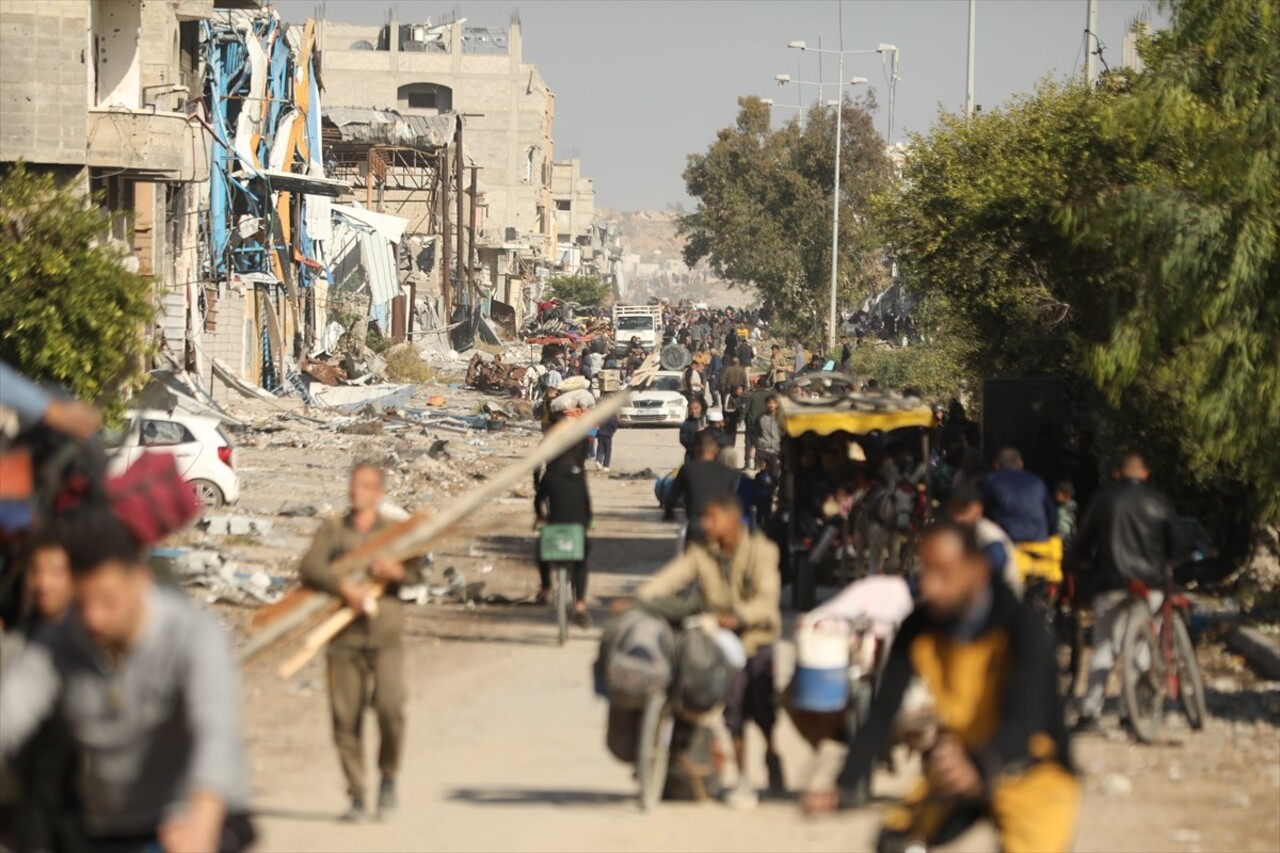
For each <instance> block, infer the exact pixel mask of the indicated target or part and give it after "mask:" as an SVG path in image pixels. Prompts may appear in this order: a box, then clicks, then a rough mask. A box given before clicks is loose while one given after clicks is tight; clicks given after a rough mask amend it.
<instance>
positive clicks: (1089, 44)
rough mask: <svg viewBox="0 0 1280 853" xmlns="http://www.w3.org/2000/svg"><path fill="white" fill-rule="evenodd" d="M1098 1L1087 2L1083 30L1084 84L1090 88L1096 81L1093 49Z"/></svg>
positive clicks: (1095, 43)
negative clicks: (1086, 17)
mask: <svg viewBox="0 0 1280 853" xmlns="http://www.w3.org/2000/svg"><path fill="white" fill-rule="evenodd" d="M1097 33H1098V0H1089V17H1088V20H1087V21H1086V22H1085V29H1084V82H1085V84H1086V85H1088V86H1090V87H1092V86H1093V84H1094V82H1096V80H1097V79H1098V74H1097V66H1096V64H1095V62H1094V58H1093V57H1094V49H1095V47H1096V45H1097V44H1098V35H1097Z"/></svg>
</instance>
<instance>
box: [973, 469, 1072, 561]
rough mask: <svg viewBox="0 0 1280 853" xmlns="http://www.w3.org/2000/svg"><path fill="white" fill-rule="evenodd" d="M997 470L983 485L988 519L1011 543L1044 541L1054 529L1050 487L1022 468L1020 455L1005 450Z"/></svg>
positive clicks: (1055, 506) (1053, 511)
mask: <svg viewBox="0 0 1280 853" xmlns="http://www.w3.org/2000/svg"><path fill="white" fill-rule="evenodd" d="M996 466H997V467H998V469H999V470H997V471H996V472H995V473H994V474H992V475H991V476H989V477H987V479H986V481H985V482H984V483H983V484H982V504H983V508H984V510H985V511H986V515H987V518H989V519H991V520H992V521H994V522H995V523H996V524H998V525H1000V526H1001V527H1002V528H1004V532H1005V533H1007V534H1009V538H1010V539H1012V540H1013V541H1014V542H1043V541H1044V540H1046V539H1048V538H1049V534H1050V533H1051V532H1052V531H1053V530H1054V529H1055V527H1056V525H1055V520H1056V518H1057V516H1058V507H1057V505H1056V504H1054V502H1053V496H1052V495H1051V494H1049V487H1048V486H1046V485H1045V484H1044V480H1041V479H1040V478H1039V477H1037V476H1036V475H1035V474H1032V473H1031V472H1030V471H1024V470H1023V469H1022V454H1021V453H1019V452H1018V451H1017V450H1016V449H1015V448H1012V447H1006V448H1005V449H1004V450H1001V451H1000V453H999V454H997V455H996Z"/></svg>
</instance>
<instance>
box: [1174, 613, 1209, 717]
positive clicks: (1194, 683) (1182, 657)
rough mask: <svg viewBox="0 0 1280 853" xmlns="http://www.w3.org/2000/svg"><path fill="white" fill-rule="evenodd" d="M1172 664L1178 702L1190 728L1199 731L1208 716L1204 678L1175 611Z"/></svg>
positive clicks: (1183, 623) (1180, 617) (1185, 630)
mask: <svg viewBox="0 0 1280 853" xmlns="http://www.w3.org/2000/svg"><path fill="white" fill-rule="evenodd" d="M1173 665H1174V666H1175V667H1176V669H1177V673H1178V704H1179V705H1180V706H1181V707H1182V713H1183V714H1185V715H1186V717H1187V722H1188V723H1189V724H1190V725H1191V728H1193V729H1195V730H1196V731H1199V730H1200V729H1203V728H1204V721H1205V720H1206V719H1208V717H1209V709H1208V708H1207V707H1206V706H1205V701H1204V680H1203V679H1202V678H1201V677H1200V665H1199V664H1198V663H1196V647H1195V645H1194V644H1193V643H1192V642H1191V634H1190V633H1188V631H1187V626H1186V623H1185V622H1183V621H1182V616H1181V615H1179V614H1178V613H1177V612H1175V613H1174V614H1173Z"/></svg>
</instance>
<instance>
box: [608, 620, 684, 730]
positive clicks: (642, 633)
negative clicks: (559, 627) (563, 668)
mask: <svg viewBox="0 0 1280 853" xmlns="http://www.w3.org/2000/svg"><path fill="white" fill-rule="evenodd" d="M674 646H675V638H674V635H673V634H672V631H671V626H670V625H669V624H667V623H666V622H665V621H663V620H662V619H661V618H658V617H656V616H652V615H650V614H648V613H645V612H644V611H643V610H641V609H640V608H633V609H631V610H629V611H627V612H626V613H624V614H622V616H620V617H618V619H617V620H616V621H615V622H613V623H611V624H610V625H608V626H606V628H605V631H604V636H603V637H601V639H600V654H599V656H598V657H597V659H596V664H595V683H596V693H597V694H599V695H602V696H604V697H605V698H607V699H608V700H609V703H610V704H611V705H615V706H617V707H619V708H626V709H631V710H639V709H640V708H643V707H644V703H645V699H646V698H648V696H649V695H650V694H652V693H657V692H659V691H663V690H666V689H667V687H668V686H670V684H671V658H672V652H673V647H674Z"/></svg>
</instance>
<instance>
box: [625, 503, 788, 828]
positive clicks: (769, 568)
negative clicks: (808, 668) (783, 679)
mask: <svg viewBox="0 0 1280 853" xmlns="http://www.w3.org/2000/svg"><path fill="white" fill-rule="evenodd" d="M702 530H703V533H704V534H705V537H706V538H705V540H704V541H702V542H691V543H690V545H689V548H688V550H686V551H685V552H684V553H683V554H681V555H680V556H679V557H677V558H675V559H674V560H672V561H671V562H670V563H667V565H665V566H663V567H662V568H661V569H660V570H658V572H657V574H655V575H654V576H653V577H652V578H650V579H649V581H648V583H646V584H645V585H644V586H643V587H641V588H640V591H639V593H638V598H639V599H640V600H641V601H651V600H653V599H656V598H665V597H667V596H671V595H675V594H677V593H679V592H682V591H683V590H685V589H687V588H689V587H692V586H694V585H695V584H696V585H697V587H698V592H699V595H700V597H701V600H702V607H703V609H704V611H705V612H707V613H711V614H714V615H715V616H716V619H717V620H718V621H719V623H720V626H721V627H722V628H726V629H728V630H730V631H733V632H734V633H736V634H737V635H738V636H739V638H740V639H741V640H742V645H743V648H744V650H745V651H746V653H747V665H746V666H745V667H744V668H743V669H742V670H740V671H739V672H738V673H737V674H736V675H735V676H734V681H733V685H732V687H731V689H730V692H729V698H728V700H727V701H726V703H725V711H724V717H725V725H726V726H727V727H728V729H729V734H730V735H732V736H733V746H734V751H735V753H737V759H738V767H739V769H740V771H741V778H742V780H743V781H742V782H741V783H740V784H739V786H738V788H737V789H736V790H734V791H733V792H731V794H730V796H729V803H730V805H733V806H736V807H744V808H749V807H751V806H752V805H754V804H755V802H756V800H757V797H756V793H755V791H754V790H752V789H751V788H750V787H749V786H748V783H747V781H746V779H747V775H748V774H747V770H746V760H745V759H746V750H745V740H744V737H743V734H744V731H745V729H746V723H747V719H748V718H750V719H751V720H754V721H755V723H756V725H758V726H759V727H760V730H761V732H763V734H764V736H765V743H767V744H768V748H767V752H766V756H765V760H766V762H767V763H768V768H769V788H770V790H771V791H775V792H777V791H780V790H781V789H782V787H783V782H782V764H781V762H780V761H779V759H778V755H777V753H776V752H775V751H774V749H773V726H774V723H775V722H776V720H777V712H776V708H775V704H774V690H773V646H774V644H775V643H776V642H777V641H778V638H779V636H780V634H781V628H782V612H781V609H780V607H779V604H778V600H779V595H780V590H781V585H782V581H781V576H780V575H779V573H778V546H777V545H775V544H773V542H771V541H770V540H769V539H767V538H766V537H765V536H764V534H762V533H760V532H759V531H751V530H748V529H747V527H746V526H745V525H744V524H743V523H742V504H741V503H740V502H739V500H738V497H737V496H736V495H735V494H733V493H732V492H727V491H726V492H724V493H722V494H718V495H715V496H713V497H712V498H711V500H710V501H709V502H708V503H707V506H706V509H705V510H704V511H703V514H702Z"/></svg>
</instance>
